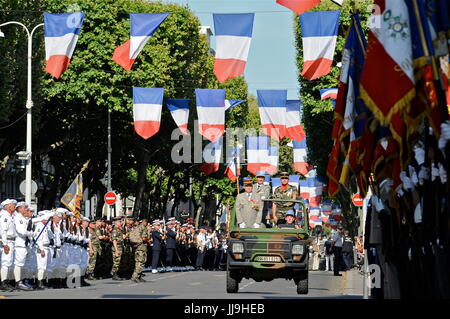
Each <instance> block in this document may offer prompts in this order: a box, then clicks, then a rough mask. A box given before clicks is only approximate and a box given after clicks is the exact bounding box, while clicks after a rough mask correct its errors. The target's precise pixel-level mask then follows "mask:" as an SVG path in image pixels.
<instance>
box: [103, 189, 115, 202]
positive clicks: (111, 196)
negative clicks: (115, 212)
mask: <svg viewBox="0 0 450 319" xmlns="http://www.w3.org/2000/svg"><path fill="white" fill-rule="evenodd" d="M104 198H105V203H106V204H108V205H114V204H115V203H116V200H117V195H116V193H114V192H107V193H106V194H105V197H104Z"/></svg>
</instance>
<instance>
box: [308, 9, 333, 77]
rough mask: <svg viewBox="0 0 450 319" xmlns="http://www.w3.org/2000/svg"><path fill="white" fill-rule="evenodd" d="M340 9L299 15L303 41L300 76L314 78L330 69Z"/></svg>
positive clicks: (328, 71)
mask: <svg viewBox="0 0 450 319" xmlns="http://www.w3.org/2000/svg"><path fill="white" fill-rule="evenodd" d="M339 17H340V11H319V12H306V13H304V14H302V15H301V16H300V26H301V30H302V37H303V39H302V41H303V70H302V74H301V75H302V76H303V77H304V78H306V79H308V80H314V79H317V78H320V77H321V76H324V75H326V74H328V73H330V71H331V65H332V63H333V57H334V49H335V48H336V41H337V35H338V27H339Z"/></svg>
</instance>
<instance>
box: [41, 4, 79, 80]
mask: <svg viewBox="0 0 450 319" xmlns="http://www.w3.org/2000/svg"><path fill="white" fill-rule="evenodd" d="M83 20H84V13H83V12H74V13H48V12H45V13H44V33H45V61H46V65H45V71H46V72H48V73H50V74H51V75H53V76H54V77H55V78H57V79H59V78H60V77H61V74H62V73H63V72H64V71H66V70H67V69H68V67H69V62H70V59H71V58H72V55H73V51H74V50H75V46H76V44H77V41H78V36H79V35H80V31H81V27H82V25H83Z"/></svg>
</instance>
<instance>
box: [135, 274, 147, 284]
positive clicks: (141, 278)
mask: <svg viewBox="0 0 450 319" xmlns="http://www.w3.org/2000/svg"><path fill="white" fill-rule="evenodd" d="M137 280H138V281H139V282H146V280H145V279H144V278H143V277H142V274H140V275H139V277H138V279H137Z"/></svg>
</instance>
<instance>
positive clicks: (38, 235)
mask: <svg viewBox="0 0 450 319" xmlns="http://www.w3.org/2000/svg"><path fill="white" fill-rule="evenodd" d="M47 213H48V211H40V212H39V213H38V215H39V216H40V217H42V216H43V215H46V214H47ZM47 222H48V220H42V221H41V222H39V223H38V224H37V225H36V229H35V231H34V239H35V241H36V245H37V250H36V256H37V266H38V275H37V278H38V287H37V288H38V289H43V288H44V278H46V276H48V271H49V269H48V268H47V266H48V265H49V264H50V263H51V258H52V256H51V254H52V252H53V249H51V248H50V244H51V242H52V241H53V233H52V231H51V229H50V227H49V226H50V225H47ZM50 275H51V274H50Z"/></svg>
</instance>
